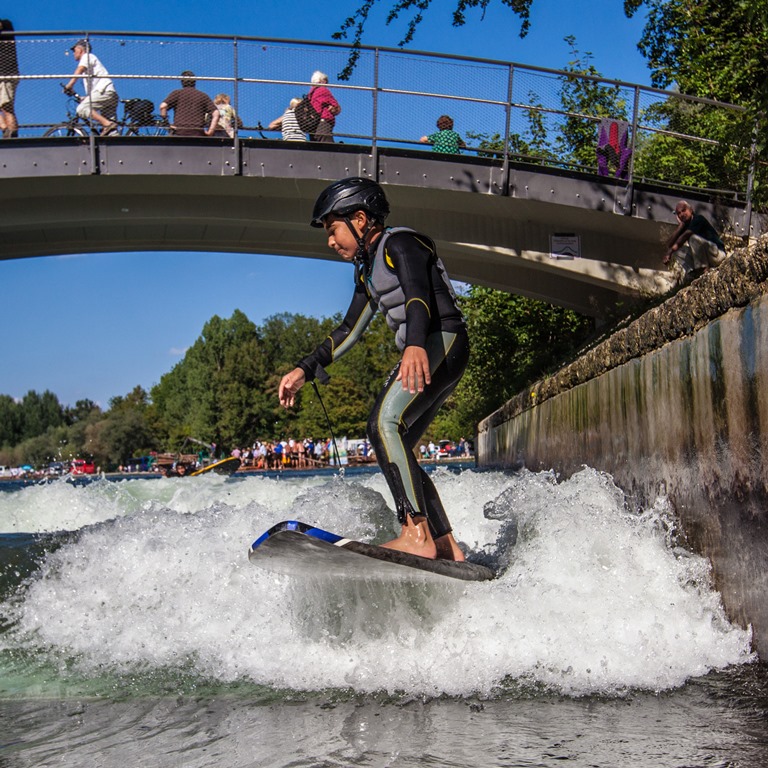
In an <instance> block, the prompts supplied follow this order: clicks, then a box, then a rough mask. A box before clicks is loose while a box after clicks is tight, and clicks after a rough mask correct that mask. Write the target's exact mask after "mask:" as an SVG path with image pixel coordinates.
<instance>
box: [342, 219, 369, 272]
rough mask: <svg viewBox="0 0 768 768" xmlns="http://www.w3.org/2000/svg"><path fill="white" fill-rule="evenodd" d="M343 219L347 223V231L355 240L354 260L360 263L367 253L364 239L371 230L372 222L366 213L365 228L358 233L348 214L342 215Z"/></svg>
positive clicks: (363, 260) (364, 259)
mask: <svg viewBox="0 0 768 768" xmlns="http://www.w3.org/2000/svg"><path fill="white" fill-rule="evenodd" d="M343 218H344V221H345V222H346V223H347V226H348V227H349V231H350V232H351V233H352V236H353V237H354V238H355V240H356V241H357V253H356V254H355V258H354V261H355V263H356V264H362V263H364V262H365V261H366V256H367V255H368V247H367V246H366V244H365V239H366V237H368V233H369V232H370V231H371V228H372V227H373V224H374V223H373V222H372V221H371V218H370V217H369V216H368V215H367V214H366V220H367V224H366V226H365V230H364V231H363V233H362V234H360V235H359V234H358V233H357V230H356V229H355V225H354V224H353V223H352V219H350V218H349V216H344V217H343Z"/></svg>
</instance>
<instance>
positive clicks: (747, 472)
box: [477, 239, 768, 659]
mask: <svg viewBox="0 0 768 768" xmlns="http://www.w3.org/2000/svg"><path fill="white" fill-rule="evenodd" d="M767 280H768V239H763V240H761V241H760V242H758V243H757V244H756V246H754V247H753V248H751V249H749V250H747V249H744V250H743V251H738V252H736V253H735V254H734V255H733V256H731V258H729V259H728V260H727V261H726V262H725V263H724V264H723V265H722V266H721V267H720V268H719V269H718V270H715V271H713V272H710V273H709V274H707V275H705V276H703V277H702V278H700V279H699V280H697V281H695V283H694V284H693V285H692V286H690V287H688V288H685V289H683V290H682V291H680V292H678V293H677V294H676V295H675V296H673V297H672V298H670V299H669V300H667V301H666V302H665V303H664V304H662V305H660V306H659V307H656V308H654V309H653V310H651V311H649V312H647V313H646V314H644V315H643V316H642V317H640V318H638V319H637V320H635V321H634V322H632V323H631V324H630V325H628V326H627V327H625V328H623V329H622V330H620V331H618V332H617V333H615V334H613V335H612V336H611V337H610V338H608V339H607V340H605V341H604V342H602V343H601V344H599V345H597V346H595V347H594V348H593V349H591V350H589V352H587V353H586V354H585V355H583V356H582V357H581V358H580V359H578V360H577V361H575V362H574V363H572V364H571V365H569V366H568V367H566V368H564V369H562V370H561V371H560V372H559V373H558V374H557V375H556V376H553V377H552V378H550V379H547V380H544V381H541V382H538V383H537V384H535V385H534V386H533V387H531V388H529V389H528V390H527V391H526V392H524V393H521V394H520V395H518V396H517V397H516V398H515V399H513V400H511V401H510V402H508V403H507V404H506V405H505V406H504V407H503V408H501V409H500V410H499V411H497V412H495V413H493V414H492V415H491V416H489V417H488V418H487V419H485V420H484V421H483V422H482V423H481V424H480V426H479V433H478V445H477V447H478V457H479V458H478V460H479V463H480V464H481V465H486V466H499V465H501V466H515V465H519V464H521V463H522V464H524V465H525V466H527V467H528V468H530V469H532V470H539V469H549V468H554V469H555V470H557V471H558V472H559V473H561V474H562V475H563V476H566V477H567V476H569V475H570V474H572V473H573V472H575V471H576V470H578V469H580V468H581V466H582V465H584V464H588V465H590V466H592V467H595V468H596V469H599V470H604V471H606V472H609V473H611V475H612V476H613V477H614V479H615V481H616V482H617V484H618V485H619V486H621V487H622V488H623V489H624V490H625V491H627V492H628V493H630V494H631V495H633V496H634V497H635V498H636V499H637V500H638V501H639V502H640V503H643V502H647V501H648V500H652V499H653V498H655V497H656V496H657V495H659V494H663V493H666V494H667V495H668V497H669V499H670V500H671V501H672V503H673V504H674V507H675V509H676V512H677V514H678V516H679V520H680V524H681V530H682V533H683V534H684V536H685V538H686V545H687V546H688V547H690V548H691V549H693V550H694V551H696V552H699V553H701V554H703V555H705V556H707V557H708V558H709V559H710V561H711V563H712V567H713V577H714V583H715V586H716V588H717V589H718V590H719V591H720V592H721V594H722V597H723V602H724V605H725V608H726V611H727V612H728V614H729V616H730V617H731V619H732V620H734V621H737V622H739V623H741V624H742V625H747V624H751V625H752V627H753V631H754V644H755V647H756V649H757V651H758V653H759V654H760V656H761V657H762V658H763V659H766V658H768V461H766V459H768V295H767V294H768V282H766V281H767Z"/></svg>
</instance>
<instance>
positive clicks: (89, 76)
mask: <svg viewBox="0 0 768 768" xmlns="http://www.w3.org/2000/svg"><path fill="white" fill-rule="evenodd" d="M84 40H85V47H86V49H87V50H86V52H85V53H86V55H90V53H91V38H90V32H86V33H85V38H84ZM75 69H77V67H75ZM86 81H87V82H88V88H87V89H86V90H87V93H86V98H88V97H89V96H90V95H91V93H92V92H93V72H92V71H91V67H89V68H88V70H87V71H86V73H85V77H84V78H83V83H85V82H86ZM88 128H89V131H88V133H89V136H88V148H89V150H90V156H91V173H92V174H93V173H99V158H98V155H97V152H96V132H95V131H94V129H93V102H91V114H89V115H88Z"/></svg>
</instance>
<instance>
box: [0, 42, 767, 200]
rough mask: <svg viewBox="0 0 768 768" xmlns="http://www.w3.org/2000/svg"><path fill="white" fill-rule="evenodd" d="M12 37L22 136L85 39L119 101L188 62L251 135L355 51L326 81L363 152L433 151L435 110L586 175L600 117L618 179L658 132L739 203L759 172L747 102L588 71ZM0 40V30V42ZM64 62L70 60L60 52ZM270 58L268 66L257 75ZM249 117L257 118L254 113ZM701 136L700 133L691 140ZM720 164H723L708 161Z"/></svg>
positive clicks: (428, 56)
mask: <svg viewBox="0 0 768 768" xmlns="http://www.w3.org/2000/svg"><path fill="white" fill-rule="evenodd" d="M13 35H14V38H15V40H16V47H17V51H18V53H19V60H20V70H21V73H20V74H19V75H18V77H17V78H14V77H13V76H9V77H8V76H4V78H5V79H17V80H18V83H19V89H18V94H17V100H16V111H17V114H18V115H19V117H20V131H19V135H20V137H21V138H27V137H32V136H36V135H39V133H40V132H42V131H41V127H42V129H43V130H44V129H45V127H46V126H51V125H53V124H55V123H58V122H60V121H61V119H62V117H63V115H62V111H61V110H59V109H57V102H56V101H55V100H53V99H51V98H50V91H49V90H47V89H48V88H49V86H48V83H47V81H49V80H53V81H54V82H55V83H56V84H57V87H58V82H60V81H61V80H62V79H63V78H66V79H69V78H70V77H71V76H72V72H73V71H74V68H75V66H74V65H75V62H74V61H73V60H72V59H70V63H71V65H72V66H71V68H69V71H66V69H67V68H66V67H63V66H62V62H61V59H60V57H61V56H62V52H61V49H60V47H59V46H60V45H61V43H62V42H64V43H65V45H66V48H67V49H69V48H70V47H71V45H73V44H74V42H75V41H76V40H78V39H81V38H84V39H87V40H89V41H91V42H92V43H93V45H94V53H95V54H96V55H97V56H98V57H99V58H100V59H101V60H102V62H103V63H104V64H105V65H106V67H107V69H108V70H109V71H110V77H111V78H112V79H113V80H114V81H115V83H116V86H117V87H118V89H119V90H120V95H121V97H122V96H123V89H124V88H125V90H126V95H129V94H130V93H131V92H132V91H133V90H135V92H136V96H141V97H144V98H150V99H151V100H152V101H153V102H154V103H156V104H157V103H159V102H160V101H161V100H162V99H163V97H164V96H165V95H166V93H167V92H169V91H170V90H173V89H174V88H176V87H178V79H179V74H180V72H181V71H182V70H184V69H190V68H191V69H193V70H194V71H195V73H196V79H197V80H198V81H199V84H201V85H202V86H203V88H204V87H205V85H208V86H209V87H210V86H212V85H213V84H216V86H217V87H221V88H226V89H231V91H232V95H231V97H232V104H233V106H234V108H235V110H236V112H237V113H238V115H240V116H241V117H243V119H244V120H245V122H246V124H247V125H252V126H253V125H256V126H257V128H256V130H259V128H258V126H261V124H262V123H263V124H268V122H269V121H270V120H271V119H274V118H275V117H278V116H279V115H280V114H282V112H283V110H284V109H285V107H286V106H287V101H288V100H289V98H290V97H291V96H295V95H300V94H299V91H300V90H304V89H309V88H310V87H311V83H310V78H309V74H310V73H311V71H312V70H314V69H322V70H323V71H326V72H330V73H332V72H333V71H338V69H339V68H340V67H342V66H344V65H345V64H346V62H347V61H348V59H349V56H350V55H351V54H352V52H353V51H354V53H355V55H356V56H358V57H359V58H358V63H357V67H356V69H355V70H354V71H353V72H352V74H351V76H350V77H349V79H348V80H345V81H342V82H338V81H335V80H334V78H333V76H332V74H331V75H330V83H329V87H330V88H331V89H332V90H333V91H334V92H335V93H336V95H337V97H338V98H339V100H340V102H341V103H342V107H343V111H342V114H341V115H340V116H339V119H338V122H337V126H336V128H335V130H336V136H337V138H339V139H345V140H352V141H353V142H355V143H362V144H363V145H370V146H371V148H372V152H373V154H374V155H375V153H376V151H377V147H378V146H384V145H404V146H411V145H419V146H421V147H422V148H423V149H424V150H425V151H430V147H429V146H425V145H424V144H421V143H420V142H418V140H417V137H418V136H419V135H430V134H431V133H434V131H435V129H434V127H433V126H434V120H435V118H436V117H437V115H438V114H439V113H440V112H441V111H443V112H446V111H448V110H450V111H451V115H452V116H453V117H454V119H455V121H456V130H457V131H458V132H459V133H461V134H463V138H464V140H465V142H466V144H467V151H468V152H470V153H475V154H480V155H482V156H488V155H489V154H495V155H497V156H500V161H501V162H503V163H504V166H505V168H506V167H507V165H508V163H509V162H510V161H511V160H513V159H516V158H520V157H535V158H537V160H538V161H540V162H542V163H545V164H550V165H555V166H558V167H562V166H563V165H564V164H566V165H569V166H573V165H576V166H578V167H580V168H582V169H583V170H585V171H587V172H592V173H594V172H595V171H596V170H599V169H600V167H601V166H600V163H599V161H598V160H597V156H596V149H597V145H598V131H599V125H600V124H601V121H603V120H606V119H607V120H610V121H615V122H618V123H622V124H624V125H625V126H628V130H627V131H626V136H627V145H626V147H625V148H624V149H625V153H624V154H625V155H626V158H625V159H626V163H625V165H624V166H623V167H619V168H617V169H616V174H617V175H618V174H619V173H621V174H622V175H621V176H620V178H622V179H623V180H625V181H627V183H628V184H630V185H631V184H632V183H633V181H634V179H635V178H636V177H637V178H646V177H647V175H648V167H647V166H648V161H647V158H648V157H650V155H649V154H648V147H649V146H651V147H652V146H653V142H654V141H659V138H656V139H654V137H663V138H664V139H665V140H666V141H669V142H676V145H675V146H676V147H678V148H679V149H680V151H681V152H684V151H690V150H691V148H694V149H696V151H699V152H719V153H720V155H722V157H723V158H724V160H723V162H726V161H727V163H728V164H729V166H728V168H727V169H726V170H724V171H723V174H722V175H723V178H728V179H729V180H731V181H732V186H733V189H729V190H728V191H729V192H733V193H735V194H738V195H740V196H743V197H744V198H745V199H746V200H747V201H748V203H749V201H750V200H751V196H752V187H753V185H754V181H755V172H756V169H757V168H759V165H760V164H759V163H758V158H757V156H756V153H755V150H754V145H753V146H752V147H746V146H744V142H742V143H741V144H738V143H736V141H735V139H733V132H735V131H736V130H741V132H742V134H743V135H745V134H749V133H751V131H750V130H748V127H745V126H744V125H743V119H744V115H745V109H744V108H743V107H741V106H739V105H734V104H728V103H725V102H720V101H716V100H713V99H707V98H702V97H697V96H689V95H686V94H681V93H678V92H674V91H665V90H662V89H659V88H654V87H650V86H646V85H641V84H637V83H631V82H627V81H622V80H615V79H610V78H604V77H600V76H597V75H589V74H582V73H577V72H572V71H568V70H562V69H553V68H548V67H540V66H533V65H526V64H521V63H517V62H510V61H502V60H498V59H487V58H476V57H469V56H461V55H448V54H443V53H438V52H430V51H417V50H404V49H400V48H390V47H383V46H366V45H361V46H354V47H353V46H351V45H349V44H348V43H342V42H333V41H332V42H325V41H312V40H291V39H286V38H268V37H258V36H241V35H208V34H191V33H161V32H128V31H83V30H70V31H60V30H59V31H15V32H14V33H13ZM6 36H7V33H0V39H2V38H3V37H6ZM179 46H182V47H181V48H180V47H179ZM200 46H204V47H205V50H203V49H202V48H200ZM52 49H53V50H54V53H51V51H52ZM54 55H55V57H56V58H58V59H59V60H58V62H56V61H54ZM64 55H66V56H69V51H68V50H66V51H65V52H64ZM266 64H268V65H269V66H271V67H272V68H273V71H272V72H262V71H260V70H261V69H262V68H263V65H266ZM385 65H386V66H385ZM62 70H64V72H63V73H62ZM274 70H277V72H276V74H275V72H274ZM416 74H418V77H416V76H415V75H416ZM457 75H458V76H457ZM521 83H522V85H521ZM574 84H580V87H582V88H587V87H588V88H594V89H597V90H596V91H595V94H596V95H597V96H599V97H600V98H595V99H593V101H591V102H590V101H589V100H588V99H587V100H585V101H583V102H582V107H583V106H592V107H595V110H594V112H590V111H589V110H588V109H579V108H578V101H568V100H567V99H566V98H565V97H566V96H567V95H568V88H569V87H570V86H573V85H574ZM141 89H144V91H145V92H141ZM521 96H527V98H521ZM601 99H602V101H601ZM266 105H269V106H268V107H267V106H266ZM574 106H576V107H577V108H574ZM707 110H718V111H720V113H721V114H723V115H726V116H728V117H724V118H723V122H724V123H726V124H727V129H718V131H719V132H717V133H712V132H711V131H710V128H709V126H708V125H707V124H706V122H705V121H703V120H701V119H698V118H699V116H700V115H701V114H702V113H703V112H706V111H707ZM256 112H258V119H253V115H254V113H256ZM262 112H263V114H262ZM406 117H407V120H405V118H406ZM535 121H538V123H537V124H536V125H534V123H535ZM537 127H538V128H539V129H540V130H538V132H537V130H536V128H537ZM260 130H262V131H263V130H266V129H263V128H261V129H260ZM696 131H700V133H701V135H694V134H695V133H696ZM574 137H575V138H574ZM240 138H241V135H239V134H235V137H234V139H233V140H234V142H235V143H236V144H237V142H238V141H239V140H240ZM254 138H259V136H256V137H254ZM574 141H575V142H576V143H574ZM2 146H3V143H2V142H0V148H2ZM707 148H709V149H707ZM590 153H591V154H590ZM719 162H720V156H718V160H717V162H710V163H709V165H710V166H713V167H714V166H717V165H718V163H719ZM704 165H706V164H704ZM613 170H614V169H613V168H611V169H610V172H611V173H613ZM726 171H727V172H726ZM664 173H665V174H666V177H665V178H661V179H658V181H662V182H665V183H670V184H676V185H684V186H693V187H695V188H699V189H702V190H703V189H709V188H714V187H715V186H717V183H715V184H713V183H712V182H713V181H714V182H717V181H718V179H717V178H715V177H714V176H713V177H711V178H705V177H702V176H701V172H699V177H698V180H696V179H695V180H694V182H695V183H693V184H691V183H687V182H686V179H687V178H688V177H687V176H686V174H687V173H688V171H686V170H685V169H683V168H681V169H676V168H671V169H665V170H664ZM676 174H677V177H675V176H676ZM689 175H690V174H689ZM694 176H695V174H694ZM689 181H690V179H689Z"/></svg>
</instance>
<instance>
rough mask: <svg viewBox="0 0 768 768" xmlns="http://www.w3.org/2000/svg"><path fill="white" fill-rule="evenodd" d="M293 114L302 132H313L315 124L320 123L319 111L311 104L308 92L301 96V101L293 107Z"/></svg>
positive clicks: (315, 128)
mask: <svg viewBox="0 0 768 768" xmlns="http://www.w3.org/2000/svg"><path fill="white" fill-rule="evenodd" d="M293 114H294V115H295V116H296V122H297V123H298V124H299V128H301V130H302V131H304V133H314V132H315V131H316V130H317V126H318V125H320V113H319V112H318V111H317V110H316V109H315V108H314V107H313V106H312V102H311V101H310V100H309V94H306V95H304V96H303V97H302V99H301V101H300V102H299V103H298V104H297V105H296V106H295V107H294V109H293Z"/></svg>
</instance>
